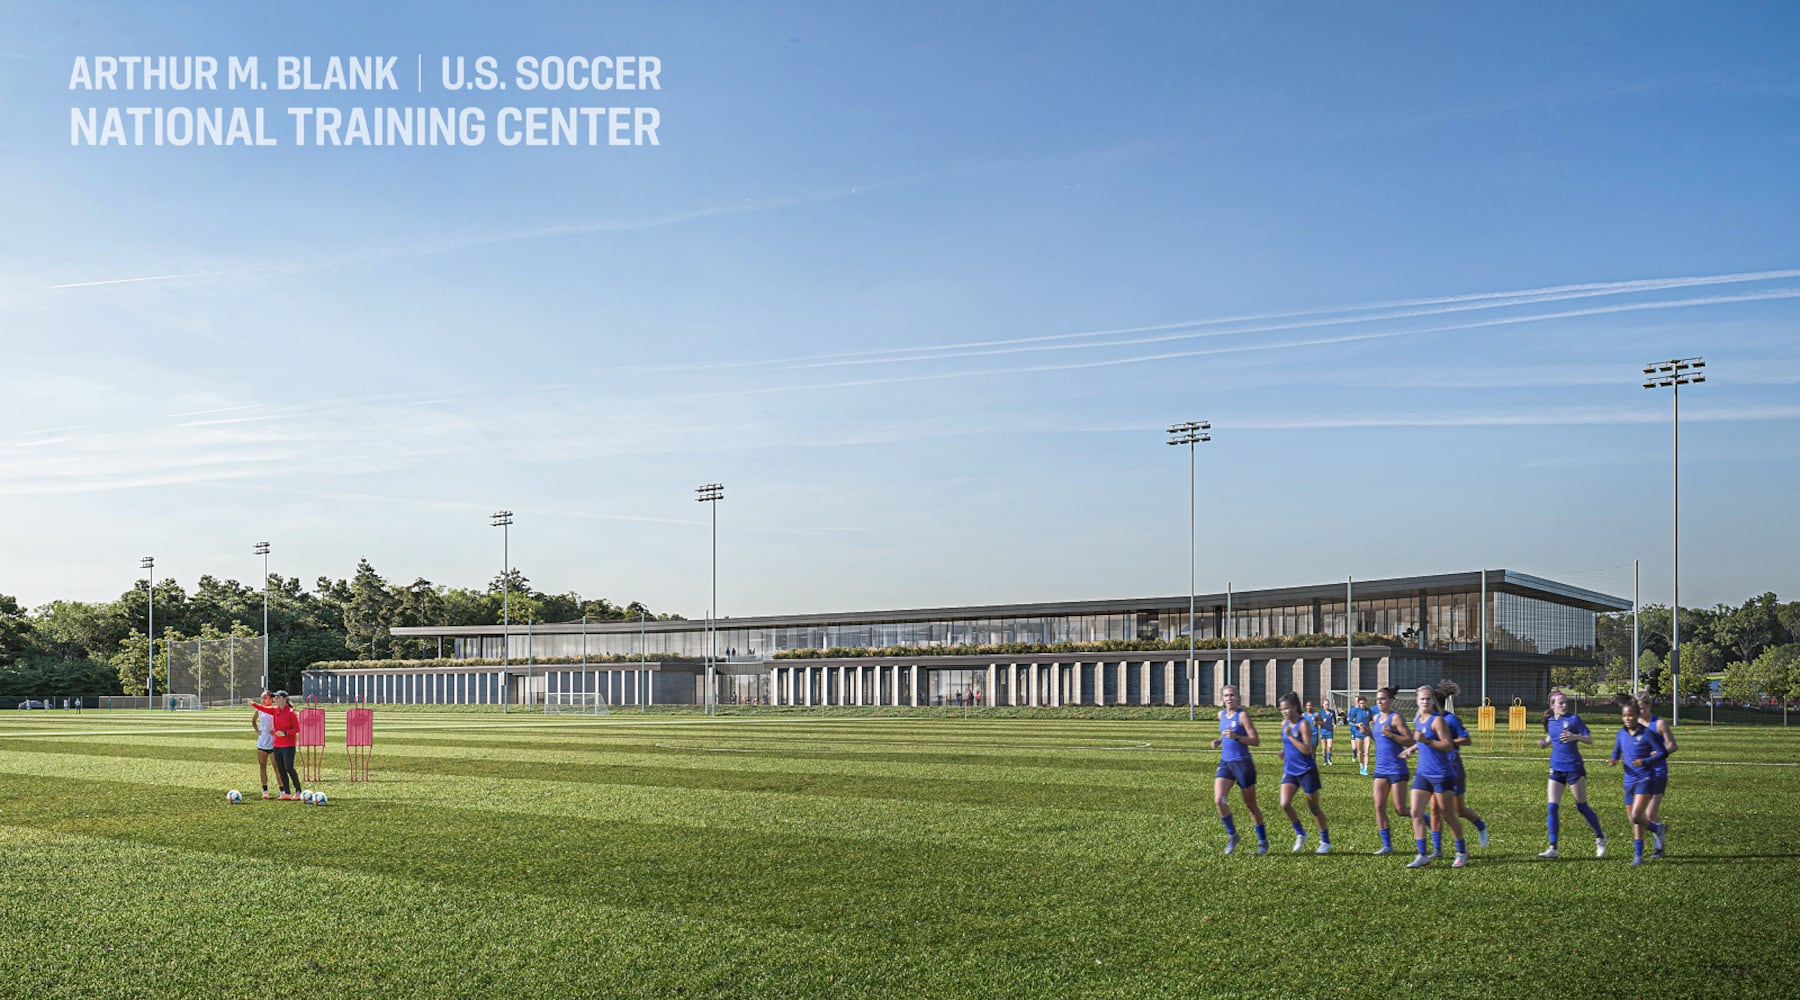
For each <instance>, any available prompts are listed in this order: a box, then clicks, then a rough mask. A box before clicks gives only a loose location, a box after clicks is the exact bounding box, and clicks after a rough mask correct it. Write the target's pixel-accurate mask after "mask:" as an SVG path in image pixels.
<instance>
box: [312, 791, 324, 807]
mask: <svg viewBox="0 0 1800 1000" xmlns="http://www.w3.org/2000/svg"><path fill="white" fill-rule="evenodd" d="M312 797H313V801H312V804H313V805H315V806H322V805H324V804H325V793H324V792H314V793H312Z"/></svg>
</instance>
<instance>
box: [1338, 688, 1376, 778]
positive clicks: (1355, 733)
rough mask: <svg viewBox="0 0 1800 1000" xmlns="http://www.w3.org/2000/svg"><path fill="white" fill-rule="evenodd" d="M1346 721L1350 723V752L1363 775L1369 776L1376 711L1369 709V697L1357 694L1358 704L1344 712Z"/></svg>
mask: <svg viewBox="0 0 1800 1000" xmlns="http://www.w3.org/2000/svg"><path fill="white" fill-rule="evenodd" d="M1344 719H1345V721H1347V722H1349V724H1350V754H1351V756H1353V757H1355V758H1356V768H1357V770H1358V771H1360V772H1362V776H1363V777H1365V778H1366V777H1368V776H1369V739H1370V738H1371V736H1372V735H1373V733H1374V728H1373V725H1374V722H1375V713H1374V712H1373V711H1371V710H1370V709H1369V699H1367V698H1365V697H1363V696H1362V695H1360V694H1359V695H1357V696H1356V704H1355V705H1354V706H1352V707H1351V709H1350V711H1348V712H1345V713H1344Z"/></svg>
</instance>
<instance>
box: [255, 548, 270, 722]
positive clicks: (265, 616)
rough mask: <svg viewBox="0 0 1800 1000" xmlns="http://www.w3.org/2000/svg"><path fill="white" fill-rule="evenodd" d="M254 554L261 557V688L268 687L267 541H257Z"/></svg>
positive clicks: (266, 688) (265, 688)
mask: <svg viewBox="0 0 1800 1000" xmlns="http://www.w3.org/2000/svg"><path fill="white" fill-rule="evenodd" d="M256 554H257V555H259V556H262V557H263V643H262V646H263V676H262V686H263V690H264V691H267V690H268V689H269V543H268V542H257V543H256Z"/></svg>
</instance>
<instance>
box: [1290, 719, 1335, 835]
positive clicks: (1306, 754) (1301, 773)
mask: <svg viewBox="0 0 1800 1000" xmlns="http://www.w3.org/2000/svg"><path fill="white" fill-rule="evenodd" d="M1281 718H1282V723H1281V811H1282V812H1285V813H1287V818H1288V822H1289V823H1292V824H1294V850H1296V851H1298V850H1300V849H1301V848H1303V847H1305V846H1306V827H1304V826H1301V825H1300V814H1299V813H1297V812H1295V811H1294V793H1295V792H1304V793H1305V794H1306V807H1307V808H1308V809H1310V810H1312V814H1313V819H1314V820H1316V821H1318V824H1319V849H1318V851H1317V853H1319V854H1330V853H1331V830H1330V829H1328V828H1327V827H1326V825H1325V811H1324V810H1323V809H1321V808H1319V788H1320V787H1321V785H1320V782H1319V767H1318V764H1317V762H1316V761H1315V760H1314V756H1313V755H1314V754H1315V753H1316V752H1317V750H1318V744H1317V743H1316V742H1314V740H1313V733H1312V723H1310V722H1307V721H1306V719H1305V717H1304V716H1303V715H1302V714H1301V712H1300V696H1299V695H1297V694H1295V693H1294V692H1292V691H1289V692H1288V693H1287V694H1284V695H1282V696H1281Z"/></svg>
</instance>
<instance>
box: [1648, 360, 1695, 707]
mask: <svg viewBox="0 0 1800 1000" xmlns="http://www.w3.org/2000/svg"><path fill="white" fill-rule="evenodd" d="M1705 368H1706V362H1705V361H1702V360H1701V359H1699V358H1673V359H1671V360H1668V361H1654V362H1651V363H1650V364H1647V365H1645V366H1644V388H1646V389H1672V390H1674V398H1675V411H1674V427H1675V450H1674V498H1675V505H1674V507H1675V509H1674V517H1673V519H1672V522H1671V528H1670V540H1671V541H1670V547H1671V548H1672V549H1673V565H1672V566H1671V569H1672V573H1671V574H1670V575H1671V577H1672V578H1673V580H1672V582H1673V585H1674V586H1673V591H1674V596H1673V604H1674V605H1675V606H1674V608H1673V609H1672V612H1671V614H1670V622H1671V624H1670V629H1669V630H1670V632H1672V633H1673V634H1672V635H1670V636H1669V689H1670V711H1669V724H1670V725H1672V726H1679V725H1681V387H1682V386H1684V385H1694V384H1698V383H1701V382H1704V381H1706V375H1705V374H1704V372H1703V369H1705Z"/></svg>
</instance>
